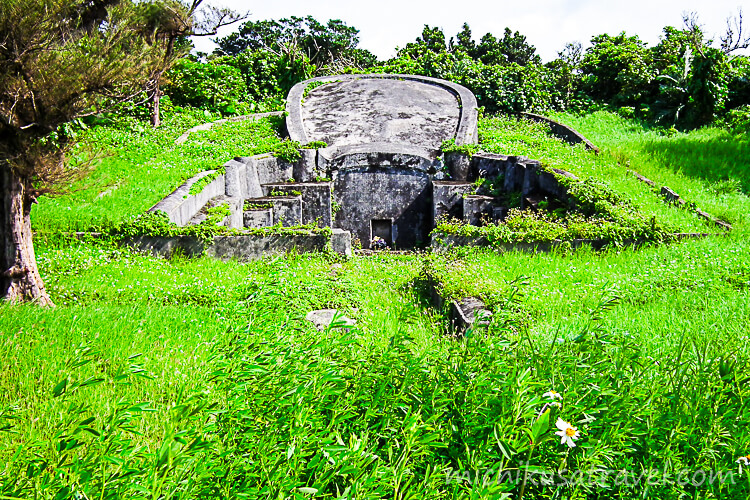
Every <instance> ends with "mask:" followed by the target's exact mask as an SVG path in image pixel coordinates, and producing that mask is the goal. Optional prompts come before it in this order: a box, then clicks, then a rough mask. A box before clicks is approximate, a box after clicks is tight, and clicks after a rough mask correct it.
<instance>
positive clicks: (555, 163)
mask: <svg viewBox="0 0 750 500" xmlns="http://www.w3.org/2000/svg"><path fill="white" fill-rule="evenodd" d="M556 118H557V119H559V120H560V121H562V122H563V123H568V124H569V125H571V126H573V127H574V128H577V129H579V131H581V132H582V133H583V134H584V135H587V133H589V132H594V131H595V130H598V131H599V134H602V135H598V134H593V135H591V134H589V135H590V137H589V139H590V140H592V141H593V142H594V143H595V144H597V145H599V146H602V152H601V153H600V154H599V155H596V154H594V153H593V152H592V151H587V150H585V149H584V147H583V145H577V146H570V145H569V144H567V143H565V142H564V141H562V140H560V139H557V138H555V137H553V136H551V135H550V133H549V128H548V127H547V126H546V125H545V124H540V123H534V122H530V121H527V120H518V119H514V118H511V117H502V116H498V117H489V118H485V119H483V120H481V121H480V124H479V131H480V132H479V137H480V145H481V147H482V149H483V150H485V151H489V152H493V153H500V154H506V155H523V156H527V157H529V158H533V159H536V160H540V161H542V163H543V164H545V165H548V166H550V167H553V168H560V169H563V170H567V171H569V172H572V173H574V174H575V175H577V176H579V177H583V178H594V179H597V180H599V181H603V182H604V183H606V185H607V186H609V188H610V189H612V190H614V191H615V192H617V193H619V194H620V195H623V196H625V197H626V198H627V199H628V200H630V201H631V202H632V203H633V204H635V206H636V207H637V208H638V210H640V211H641V212H642V213H643V214H644V216H645V217H646V218H650V217H656V219H657V220H658V221H660V222H662V223H664V224H665V225H667V226H668V227H671V228H673V229H674V230H675V231H677V232H708V231H715V228H714V226H712V225H711V224H710V223H707V222H706V221H704V220H703V219H701V218H699V217H698V216H697V215H696V214H695V213H694V212H692V211H690V210H681V209H675V208H674V207H671V206H669V205H667V204H665V203H664V200H663V198H662V197H661V196H660V195H658V194H657V193H655V192H654V190H653V189H652V188H650V187H649V186H647V185H645V184H643V183H641V182H640V181H638V180H637V179H636V178H635V177H634V176H632V175H629V174H628V173H627V171H628V170H629V169H635V170H637V171H639V172H640V173H642V174H643V175H646V176H647V177H649V176H650V178H652V180H654V181H656V182H662V183H664V184H667V185H668V186H669V187H671V188H673V189H676V190H677V191H678V193H679V194H680V195H682V196H683V197H684V198H685V199H687V200H688V201H690V202H694V203H696V204H697V205H698V207H699V208H701V209H703V210H705V211H708V212H709V213H711V214H712V215H714V216H716V217H722V218H723V219H725V220H727V221H729V222H731V223H738V224H741V225H745V224H746V222H747V221H746V218H747V214H748V212H749V210H750V202H749V201H748V197H747V196H743V195H742V193H740V192H739V191H738V190H737V189H732V188H731V186H729V185H728V184H726V183H723V184H721V185H718V184H716V183H712V182H705V181H702V180H700V179H690V178H684V176H683V179H685V180H681V181H679V182H678V181H677V179H676V178H675V176H674V175H670V174H669V169H670V168H671V164H669V163H666V167H667V168H666V169H665V168H664V167H660V166H659V165H661V163H660V161H661V160H658V159H657V160H654V161H653V167H652V169H655V170H652V169H646V168H641V163H639V160H638V158H642V156H639V155H645V154H646V153H644V152H641V153H637V154H636V153H635V152H634V151H641V149H639V146H633V149H632V151H631V150H628V149H623V148H626V147H627V146H626V145H627V144H631V143H633V144H639V143H638V141H639V140H640V139H641V138H642V137H649V138H650V139H649V140H656V139H655V138H657V137H662V136H660V135H659V133H658V132H656V131H647V130H644V129H642V128H640V127H638V126H637V125H634V124H632V123H631V122H627V121H624V120H622V119H620V118H619V117H617V116H616V115H612V114H603V113H597V114H594V115H591V118H587V119H588V120H589V121H595V123H596V124H597V126H598V127H599V128H593V127H592V128H585V127H582V125H583V122H582V120H585V119H584V118H581V119H577V120H572V119H570V118H571V116H568V115H560V116H556ZM611 122H614V123H611ZM610 125H612V127H611V128H612V135H611V136H610V135H607V132H606V130H609V129H610ZM615 125H617V126H615ZM644 134H645V135H644ZM694 134H698V133H697V132H696V133H694ZM602 137H607V140H606V141H604V140H602V141H599V140H598V139H600V138H602ZM690 137H692V135H691V136H690ZM643 140H646V139H643ZM607 141H609V142H607ZM670 141H671V140H669V139H667V140H665V143H666V144H672V142H670ZM614 144H617V146H614ZM675 147H677V146H675ZM740 149H741V148H740ZM722 161H724V162H730V161H736V169H737V170H742V169H743V168H744V169H746V170H747V161H748V160H747V158H746V157H744V156H742V155H741V154H739V153H738V154H737V155H736V156H733V157H732V159H728V158H725V159H723V160H722ZM657 171H658V172H659V175H657V174H656V172H657ZM662 185H663V184H662ZM727 186H729V187H727Z"/></svg>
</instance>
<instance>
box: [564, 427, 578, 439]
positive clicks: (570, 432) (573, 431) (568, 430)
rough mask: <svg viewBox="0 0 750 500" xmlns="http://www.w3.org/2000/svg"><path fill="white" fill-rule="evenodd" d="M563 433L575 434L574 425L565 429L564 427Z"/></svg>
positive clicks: (571, 435)
mask: <svg viewBox="0 0 750 500" xmlns="http://www.w3.org/2000/svg"><path fill="white" fill-rule="evenodd" d="M565 434H567V435H568V436H570V437H573V436H575V435H576V429H575V427H568V428H567V429H565Z"/></svg>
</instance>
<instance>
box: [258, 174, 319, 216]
mask: <svg viewBox="0 0 750 500" xmlns="http://www.w3.org/2000/svg"><path fill="white" fill-rule="evenodd" d="M331 184H332V183H331V182H285V183H281V184H264V185H263V190H264V192H265V194H266V196H268V195H269V194H271V193H272V192H273V191H276V192H282V193H289V192H299V193H302V195H301V196H302V223H303V224H310V223H313V222H317V224H318V227H331V225H332V224H331V222H332V221H331Z"/></svg>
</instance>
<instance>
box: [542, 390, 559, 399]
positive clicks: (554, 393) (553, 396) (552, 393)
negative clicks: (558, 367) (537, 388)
mask: <svg viewBox="0 0 750 500" xmlns="http://www.w3.org/2000/svg"><path fill="white" fill-rule="evenodd" d="M542 397H543V398H550V399H559V400H561V401H562V394H560V393H559V392H557V391H549V392H545V393H544V394H542Z"/></svg>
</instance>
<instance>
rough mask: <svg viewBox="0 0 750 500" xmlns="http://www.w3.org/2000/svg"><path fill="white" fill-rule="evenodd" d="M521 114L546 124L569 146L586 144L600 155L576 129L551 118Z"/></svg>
mask: <svg viewBox="0 0 750 500" xmlns="http://www.w3.org/2000/svg"><path fill="white" fill-rule="evenodd" d="M521 114H522V115H523V117H524V118H526V119H529V120H531V121H535V122H539V123H546V124H547V125H549V128H550V132H552V134H553V135H555V136H557V137H559V138H560V139H562V140H564V141H566V142H568V143H569V144H584V145H585V147H586V149H591V150H593V151H594V152H595V153H599V148H597V147H596V146H594V144H592V143H591V141H589V140H588V139H586V138H585V137H584V136H583V135H582V134H580V133H579V132H578V131H577V130H575V129H574V128H572V127H568V126H567V125H564V124H562V123H560V122H556V121H555V120H552V119H551V118H547V117H546V116H541V115H535V114H534V113H521Z"/></svg>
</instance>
